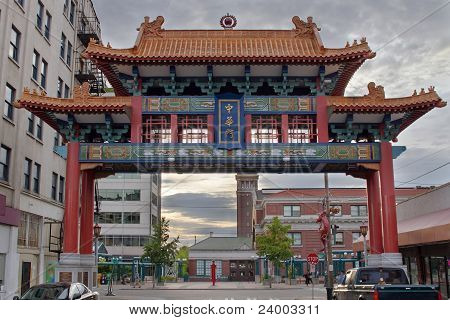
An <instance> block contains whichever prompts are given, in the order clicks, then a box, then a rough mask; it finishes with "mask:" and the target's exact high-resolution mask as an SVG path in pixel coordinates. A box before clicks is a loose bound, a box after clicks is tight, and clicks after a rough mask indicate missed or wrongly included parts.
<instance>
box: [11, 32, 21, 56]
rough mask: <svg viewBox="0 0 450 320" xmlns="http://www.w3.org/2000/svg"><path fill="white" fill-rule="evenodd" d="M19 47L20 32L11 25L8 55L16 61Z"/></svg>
mask: <svg viewBox="0 0 450 320" xmlns="http://www.w3.org/2000/svg"><path fill="white" fill-rule="evenodd" d="M19 48H20V32H19V30H17V28H16V27H14V25H13V26H12V29H11V39H10V42H9V57H10V58H11V59H13V60H14V61H16V62H19Z"/></svg>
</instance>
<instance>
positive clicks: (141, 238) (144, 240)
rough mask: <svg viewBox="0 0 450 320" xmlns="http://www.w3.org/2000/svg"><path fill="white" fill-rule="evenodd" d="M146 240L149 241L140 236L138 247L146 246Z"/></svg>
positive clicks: (145, 237)
mask: <svg viewBox="0 0 450 320" xmlns="http://www.w3.org/2000/svg"><path fill="white" fill-rule="evenodd" d="M148 240H149V237H147V236H140V237H139V246H141V247H143V246H145V245H146V244H148Z"/></svg>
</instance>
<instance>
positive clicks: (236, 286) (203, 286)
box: [102, 282, 323, 290]
mask: <svg viewBox="0 0 450 320" xmlns="http://www.w3.org/2000/svg"><path fill="white" fill-rule="evenodd" d="M102 288H106V286H102ZM311 288H312V286H311V285H310V286H306V285H305V284H300V285H287V284H285V283H274V284H272V289H270V288H269V286H263V285H262V284H261V283H255V282H216V285H215V286H213V285H212V284H211V282H178V283H165V284H164V286H155V287H154V288H153V283H151V282H148V283H145V284H142V286H141V288H139V287H136V288H133V287H132V286H131V285H114V289H115V290H299V289H300V290H307V289H309V290H311ZM314 288H315V289H319V288H321V289H323V284H320V285H315V286H314Z"/></svg>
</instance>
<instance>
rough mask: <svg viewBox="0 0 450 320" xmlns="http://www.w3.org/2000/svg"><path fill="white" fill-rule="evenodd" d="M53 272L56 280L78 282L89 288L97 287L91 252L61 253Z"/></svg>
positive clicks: (95, 270) (95, 268)
mask: <svg viewBox="0 0 450 320" xmlns="http://www.w3.org/2000/svg"><path fill="white" fill-rule="evenodd" d="M55 274H56V275H55V280H56V282H80V283H83V284H84V285H85V286H86V287H88V288H89V289H93V288H96V287H98V284H97V266H96V265H95V257H94V255H93V254H75V253H63V254H61V256H60V259H59V263H58V265H57V266H56V268H55Z"/></svg>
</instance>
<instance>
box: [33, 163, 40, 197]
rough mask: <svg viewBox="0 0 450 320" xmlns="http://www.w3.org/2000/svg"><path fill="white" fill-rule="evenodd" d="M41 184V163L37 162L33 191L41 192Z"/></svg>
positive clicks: (34, 168) (34, 170) (34, 169)
mask: <svg viewBox="0 0 450 320" xmlns="http://www.w3.org/2000/svg"><path fill="white" fill-rule="evenodd" d="M40 186H41V165H40V164H39V163H37V162H35V163H34V167H33V192H34V193H39V189H40Z"/></svg>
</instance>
